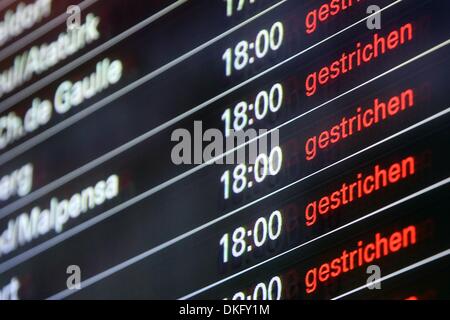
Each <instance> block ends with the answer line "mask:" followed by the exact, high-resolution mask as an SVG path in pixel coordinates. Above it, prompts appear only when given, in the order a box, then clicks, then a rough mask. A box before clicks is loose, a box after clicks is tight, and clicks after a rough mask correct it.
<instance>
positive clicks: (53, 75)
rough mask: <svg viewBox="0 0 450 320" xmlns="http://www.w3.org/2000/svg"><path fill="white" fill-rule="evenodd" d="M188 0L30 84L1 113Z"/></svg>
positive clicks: (0, 104) (5, 102)
mask: <svg viewBox="0 0 450 320" xmlns="http://www.w3.org/2000/svg"><path fill="white" fill-rule="evenodd" d="M187 1H188V0H178V1H177V2H175V3H173V4H171V5H169V6H167V7H166V8H165V9H163V10H161V11H159V12H157V13H155V14H153V15H152V16H150V17H148V18H147V19H145V20H144V21H141V22H140V23H138V24H137V25H135V26H133V27H131V28H130V29H128V30H126V31H124V32H122V33H121V34H119V35H117V36H115V37H114V38H112V39H110V40H108V41H106V42H104V43H103V44H101V45H99V46H98V47H96V48H95V49H93V50H91V51H90V52H88V53H86V54H84V55H82V56H81V57H79V58H77V59H75V60H73V61H72V62H70V63H67V64H66V65H64V67H61V68H59V69H58V70H56V71H54V72H53V73H51V74H49V75H48V76H46V77H44V78H42V79H40V80H38V81H36V82H34V83H33V84H30V85H29V86H27V87H26V88H25V89H23V90H21V91H19V92H17V93H16V94H14V95H12V96H11V97H9V98H7V99H5V100H3V101H1V102H0V112H3V111H5V110H7V109H8V108H10V107H11V106H13V105H15V104H17V103H18V102H20V101H22V100H23V99H25V98H27V97H29V96H31V95H32V94H33V93H35V92H36V91H38V90H40V89H42V88H44V87H45V86H47V85H48V84H50V83H51V82H53V81H55V80H56V79H58V78H60V77H61V76H63V75H65V74H66V73H68V72H70V71H72V70H73V69H75V68H77V67H79V66H80V65H82V64H83V63H85V62H86V61H88V60H91V59H92V58H94V57H95V56H97V55H98V54H100V53H102V52H103V51H105V50H107V49H109V48H111V47H112V46H114V45H116V44H117V43H119V42H120V41H122V40H123V39H125V38H127V37H129V36H131V35H132V34H133V33H136V32H137V31H139V30H141V29H142V28H144V27H146V26H147V25H149V24H151V23H152V22H155V21H156V20H158V19H159V18H161V17H162V16H164V15H166V14H168V13H169V12H171V11H173V10H175V9H176V8H178V7H179V6H181V5H182V4H184V3H185V2H187Z"/></svg>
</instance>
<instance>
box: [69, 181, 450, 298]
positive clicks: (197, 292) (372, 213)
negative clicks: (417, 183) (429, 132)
mask: <svg viewBox="0 0 450 320" xmlns="http://www.w3.org/2000/svg"><path fill="white" fill-rule="evenodd" d="M448 183H450V177H449V178H447V179H445V180H442V181H440V182H438V183H436V184H433V185H431V186H429V187H427V188H425V189H422V190H420V191H418V192H415V193H413V194H411V195H409V196H407V197H404V198H402V199H400V200H397V201H395V202H393V203H391V204H389V205H387V206H384V207H382V208H380V209H378V210H376V211H373V212H371V213H369V214H367V215H365V216H363V217H361V218H358V219H356V220H354V221H352V222H349V223H347V224H345V225H343V226H341V227H338V228H336V229H334V230H332V231H329V232H327V233H324V234H323V235H321V236H318V237H316V238H314V239H312V240H309V241H307V242H305V243H303V244H301V245H298V246H296V247H294V248H292V249H289V250H287V251H285V252H283V253H280V254H278V255H276V256H274V257H272V258H269V259H267V260H264V261H263V262H260V263H258V264H256V265H254V266H252V267H250V268H247V269H245V270H242V271H240V272H238V273H235V274H233V275H231V276H229V277H227V278H225V279H222V280H220V281H217V282H215V283H213V284H210V285H208V286H206V287H203V288H201V289H199V290H197V291H195V292H192V293H190V294H188V295H186V296H184V297H181V298H180V299H179V300H187V299H190V298H193V297H194V296H196V295H199V294H200V293H203V292H205V291H208V290H209V289H212V288H214V287H217V286H219V285H221V284H223V283H225V282H227V281H229V280H231V279H234V278H236V277H238V276H241V275H243V274H244V273H247V272H249V271H251V270H254V269H256V268H259V267H261V266H262V265H265V264H267V263H268V262H271V261H273V260H276V259H279V258H281V257H283V256H285V255H287V254H289V253H291V252H293V251H295V250H298V249H300V248H302V247H305V246H307V245H309V244H311V243H314V242H316V241H317V240H320V239H322V238H326V237H328V236H329V235H332V234H334V233H336V232H338V231H341V230H343V229H347V228H348V227H350V226H352V225H354V224H356V223H359V222H361V221H364V220H367V219H368V218H371V217H373V216H376V215H378V214H380V213H383V212H384V211H386V210H389V209H391V208H394V207H396V206H398V205H400V204H402V203H405V202H407V201H409V200H411V199H414V198H417V197H419V196H421V195H424V194H426V193H428V192H430V191H433V190H435V189H437V188H440V187H442V186H444V185H446V184H448ZM89 284H90V283H89ZM82 288H85V285H84V283H83V285H82ZM68 291H70V290H68ZM63 292H65V293H66V294H68V293H69V292H67V291H63ZM71 293H72V294H73V293H74V292H71ZM68 295H70V294H68ZM62 298H64V296H63V297H62Z"/></svg>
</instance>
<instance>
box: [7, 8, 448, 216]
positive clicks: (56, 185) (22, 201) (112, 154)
mask: <svg viewBox="0 0 450 320" xmlns="http://www.w3.org/2000/svg"><path fill="white" fill-rule="evenodd" d="M399 1H402V0H399ZM362 21H365V19H364V20H362ZM360 22H361V21H360ZM358 23H359V22H358ZM346 29H347V28H346ZM344 30H345V29H344ZM341 32H342V31H341ZM328 40H329V38H328ZM323 41H327V39H325V40H323ZM448 44H450V39H449V40H447V41H446V42H444V43H442V44H440V45H438V46H436V47H434V48H432V49H430V50H427V51H425V52H423V53H422V54H419V55H418V56H416V57H414V58H412V59H410V60H408V61H406V62H404V63H402V64H400V65H399V66H397V67H395V68H393V69H391V70H388V71H386V72H385V73H383V74H380V75H379V76H377V77H375V78H372V79H370V80H368V81H366V82H364V83H362V84H360V85H359V86H357V87H355V88H352V89H350V90H349V91H346V92H344V93H343V94H341V95H339V96H337V97H335V98H333V99H331V100H329V101H327V102H324V103H322V104H321V105H319V106H317V107H315V108H313V109H311V110H309V111H308V112H305V113H303V114H301V115H299V116H297V117H295V118H293V119H292V120H290V121H288V122H287V123H285V124H283V125H281V126H278V127H276V128H275V129H272V130H271V131H269V132H267V134H270V133H271V132H273V131H274V130H277V129H280V128H281V127H283V126H284V125H287V124H289V123H290V122H292V121H295V120H297V119H299V118H301V117H303V116H305V115H307V114H309V113H311V112H313V111H315V110H317V109H319V108H322V107H323V106H325V105H327V104H329V103H331V102H333V101H335V100H337V99H339V98H341V97H343V96H345V95H347V94H349V93H351V92H353V91H355V90H357V89H358V88H360V87H362V86H365V85H367V84H369V83H371V82H372V81H375V80H377V79H378V78H380V77H383V76H385V75H386V74H389V73H391V72H394V71H395V70H397V69H399V68H401V67H404V66H406V65H407V64H409V63H412V62H414V61H415V60H417V59H420V58H422V57H423V56H425V55H427V54H430V53H432V52H433V51H436V50H438V49H440V48H441V47H443V46H445V45H448ZM313 47H314V46H313ZM310 48H312V47H310ZM310 48H308V49H306V50H304V51H302V52H303V53H304V52H306V51H308V50H310ZM278 66H280V65H278ZM274 67H276V66H274ZM274 67H272V68H271V70H273V68H274ZM271 70H270V71H271ZM266 73H267V71H266ZM260 76H261V75H257V76H255V77H253V78H250V79H249V80H247V81H245V82H244V83H241V84H240V85H238V86H236V87H234V88H232V89H230V90H228V91H226V92H224V93H222V94H220V95H219V96H216V97H215V98H212V99H211V100H208V101H206V102H205V103H203V104H201V105H199V106H197V107H196V108H194V109H191V110H190V111H188V112H186V113H184V114H182V115H180V116H178V117H176V118H174V119H172V120H171V121H169V122H166V123H164V124H162V125H160V126H159V127H156V128H155V129H152V130H150V131H148V132H147V133H145V134H143V135H141V136H139V137H137V138H135V139H133V140H131V141H129V142H127V143H126V144H123V145H122V146H120V147H118V148H116V149H114V150H112V151H110V152H108V153H106V154H104V155H103V156H101V157H99V158H97V159H95V160H93V161H91V162H89V163H87V164H85V165H83V166H82V167H80V168H78V169H75V170H74V171H72V172H70V173H68V174H66V175H64V176H62V177H61V178H58V179H56V180H54V181H52V182H51V183H49V184H47V185H45V186H43V187H41V188H39V189H37V190H35V191H33V192H31V193H30V194H28V195H27V196H25V197H22V198H20V199H19V200H17V201H14V202H12V203H10V204H9V205H7V206H5V207H3V208H2V209H0V219H1V218H3V217H5V216H7V215H9V214H11V213H12V212H14V211H15V210H18V209H20V208H21V207H23V206H25V205H27V204H29V203H31V202H32V201H34V200H36V199H38V198H40V197H42V196H44V195H45V194H47V193H49V192H51V191H53V190H55V189H56V188H59V187H61V186H63V185H64V184H66V183H68V182H70V181H72V180H73V179H75V178H76V177H78V176H80V175H82V174H84V173H86V172H88V171H90V170H92V169H94V168H95V167H97V166H99V165H101V164H103V163H104V162H106V161H108V160H111V159H112V158H114V157H116V156H118V155H120V154H122V153H123V152H125V151H127V150H129V149H131V148H133V147H134V146H136V145H138V144H140V143H142V142H143V141H145V140H147V139H149V138H151V137H152V136H154V135H156V134H158V133H159V132H161V131H163V130H165V129H167V128H169V127H170V126H172V125H174V124H176V123H177V122H179V121H181V120H183V119H184V118H186V117H188V116H190V115H192V114H194V113H195V112H197V111H199V110H201V109H203V108H205V107H207V106H208V105H210V104H211V103H213V102H215V101H217V100H219V99H220V98H222V97H224V96H226V95H228V94H229V93H231V92H233V91H235V90H237V89H239V88H240V87H242V86H244V85H245V84H248V83H249V82H251V81H253V80H255V79H257V78H258V77H260ZM127 88H128V87H125V88H123V89H122V90H119V91H118V92H116V93H115V94H113V95H112V96H109V97H108V98H106V99H107V100H108V101H104V100H102V101H100V102H98V103H97V104H95V105H93V106H92V107H93V108H94V109H98V108H101V107H103V106H104V105H106V104H108V103H109V102H111V101H113V100H115V99H116V98H118V97H120V96H122V95H123V94H125V93H127V92H128V91H127ZM123 91H126V92H123ZM94 111H95V110H93V109H90V110H88V109H86V110H83V111H81V112H80V113H78V114H77V115H75V116H74V117H73V118H69V119H67V120H66V121H72V124H73V123H74V122H77V121H78V120H79V119H80V118H83V117H84V116H85V114H86V113H87V114H90V113H92V112H94ZM87 114H86V115H87ZM75 117H76V118H77V119H74V118H75ZM72 124H70V125H72ZM60 125H62V126H64V125H65V121H64V122H61V123H60ZM57 127H58V126H55V127H53V128H51V129H49V130H54V131H55V132H54V133H51V135H53V134H55V133H57V132H59V131H61V130H62V129H64V128H62V129H59V128H57ZM44 133H45V132H44ZM44 133H43V134H44ZM263 136H264V135H261V136H259V137H257V138H256V139H260V138H261V137H263ZM39 137H40V136H37V137H35V138H39ZM45 139H46V138H45ZM253 141H255V140H251V141H249V142H248V143H247V144H249V143H251V142H253ZM25 144H31V146H30V148H31V147H33V146H34V142H33V139H30V140H29V141H27V142H26V143H25ZM23 145H24V144H23ZM23 145H20V146H23ZM20 146H18V147H20ZM242 146H244V145H242ZM27 148H28V147H27ZM238 148H239V147H238ZM238 148H236V149H233V150H230V151H231V152H233V151H235V150H237V149H238ZM13 150H14V149H13ZM13 150H11V152H12V151H13ZM227 154H229V153H227ZM224 155H226V154H223V155H219V156H218V157H217V158H216V159H220V158H222V157H223V156H224ZM5 156H7V154H4V155H2V156H0V165H2V164H4V163H5V162H7V161H9V160H10V159H5V158H3V157H5ZM216 159H213V161H216ZM211 163H212V162H211ZM204 166H206V164H204V165H203V167H204ZM203 167H200V168H203Z"/></svg>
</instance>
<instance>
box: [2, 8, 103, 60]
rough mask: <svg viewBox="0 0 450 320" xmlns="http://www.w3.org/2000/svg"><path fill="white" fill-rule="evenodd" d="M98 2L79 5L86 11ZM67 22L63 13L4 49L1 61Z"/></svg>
mask: <svg viewBox="0 0 450 320" xmlns="http://www.w3.org/2000/svg"><path fill="white" fill-rule="evenodd" d="M97 1H98V0H84V1H83V2H80V4H79V5H78V6H79V7H80V9H81V11H83V10H85V9H86V8H88V7H90V6H91V5H93V4H94V3H96V2H97ZM66 20H67V13H66V12H63V13H62V14H60V15H59V16H58V17H55V18H53V19H52V20H50V21H49V22H47V23H46V24H44V25H43V26H41V27H40V28H38V29H36V30H34V31H32V32H31V33H29V34H27V35H25V36H24V37H22V38H20V39H19V40H17V41H15V42H13V43H12V44H10V45H8V46H7V47H5V48H4V49H2V50H0V61H3V60H4V59H6V58H7V57H9V56H11V55H13V54H14V53H16V52H17V51H19V50H21V49H23V48H24V47H25V46H27V45H29V44H30V43H32V42H33V41H35V40H36V39H38V38H40V37H41V36H43V35H45V34H46V33H47V32H49V31H51V30H53V29H54V28H56V27H57V26H59V25H60V24H62V23H65V22H66Z"/></svg>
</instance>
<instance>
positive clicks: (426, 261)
mask: <svg viewBox="0 0 450 320" xmlns="http://www.w3.org/2000/svg"><path fill="white" fill-rule="evenodd" d="M448 255H450V249H447V250H444V251H442V252H440V253H438V254H435V255H433V256H431V257H428V258H426V259H423V260H420V261H419V262H416V263H414V264H412V265H409V266H407V267H405V268H402V269H400V270H397V271H395V272H393V273H390V274H388V275H387V276H384V277H381V278H380V279H377V280H375V281H373V282H371V283H370V285H375V284H377V283H381V282H383V281H386V280H389V279H392V278H395V277H397V276H399V275H402V274H404V273H406V272H409V271H411V270H414V269H417V268H420V267H422V266H424V265H426V264H429V263H431V262H434V261H436V260H439V259H442V258H445V257H447V256H448ZM368 287H369V285H368V284H366V285H363V286H360V287H358V288H355V289H353V290H351V291H348V292H346V293H343V294H341V295H339V296H337V297H334V298H333V299H331V300H339V299H342V298H345V297H346V296H349V295H351V294H353V293H356V292H358V291H361V290H364V289H366V288H368Z"/></svg>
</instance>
